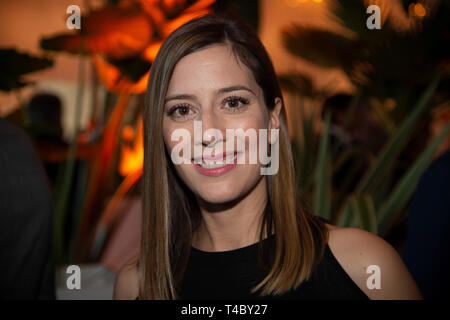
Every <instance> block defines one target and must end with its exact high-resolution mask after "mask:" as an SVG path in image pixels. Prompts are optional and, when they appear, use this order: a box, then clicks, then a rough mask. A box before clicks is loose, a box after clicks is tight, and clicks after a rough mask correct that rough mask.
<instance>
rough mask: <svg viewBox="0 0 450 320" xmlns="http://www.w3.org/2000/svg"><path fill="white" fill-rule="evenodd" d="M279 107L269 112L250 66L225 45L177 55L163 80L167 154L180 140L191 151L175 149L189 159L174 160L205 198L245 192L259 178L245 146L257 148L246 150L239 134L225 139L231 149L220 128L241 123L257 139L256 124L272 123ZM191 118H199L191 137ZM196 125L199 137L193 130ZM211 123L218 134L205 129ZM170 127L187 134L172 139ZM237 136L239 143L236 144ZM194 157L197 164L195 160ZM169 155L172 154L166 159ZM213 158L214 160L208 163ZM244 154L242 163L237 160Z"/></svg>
mask: <svg viewBox="0 0 450 320" xmlns="http://www.w3.org/2000/svg"><path fill="white" fill-rule="evenodd" d="M274 103H275V102H274ZM277 104H280V102H279V101H278V102H277ZM280 107H281V106H279V107H278V108H275V110H277V112H272V113H270V114H269V112H268V110H267V108H266V105H265V103H264V96H263V92H262V90H261V89H260V87H259V86H258V85H257V83H256V81H255V80H254V78H253V75H252V73H251V71H250V70H249V69H248V68H247V67H246V66H245V65H244V64H242V63H241V62H239V61H238V60H237V58H236V57H235V56H234V55H233V53H232V51H231V49H230V48H229V47H228V46H225V45H217V46H211V47H207V48H205V49H202V50H200V51H197V52H194V53H191V54H189V55H187V56H186V57H184V58H182V59H181V60H180V61H179V62H178V64H177V65H176V66H175V69H174V72H173V75H172V78H171V80H170V83H169V88H168V91H167V95H166V103H165V110H164V120H163V132H164V141H165V144H166V147H167V150H168V151H169V155H172V151H173V150H174V148H176V150H179V148H180V146H183V147H185V148H186V149H184V150H190V151H191V152H190V155H189V154H188V153H186V154H184V151H181V153H180V156H183V157H185V158H188V157H189V158H190V160H192V161H190V163H189V164H187V163H181V164H176V165H175V168H176V170H177V173H178V175H179V176H180V178H181V179H182V180H183V181H184V183H185V184H186V185H187V186H188V187H189V188H190V189H191V190H192V191H193V192H194V194H196V195H197V196H198V197H200V198H201V199H202V200H203V201H206V202H208V203H226V202H229V201H233V200H236V199H238V198H240V197H241V196H243V195H245V194H247V193H248V192H250V191H251V190H252V189H253V188H254V187H255V186H256V185H257V184H258V182H260V180H261V179H262V176H261V174H260V168H261V165H260V164H259V160H258V161H257V162H256V163H255V162H254V161H253V162H252V164H250V162H249V152H256V153H258V150H257V149H256V150H251V149H254V148H251V147H250V144H249V139H248V138H244V139H242V136H241V138H239V137H237V138H233V139H230V140H233V142H230V141H228V146H230V143H232V144H231V145H233V146H234V150H231V148H228V146H227V132H226V130H227V129H232V130H236V129H243V131H244V132H245V131H246V130H248V129H252V130H254V132H255V133H256V134H257V139H258V142H259V138H258V132H259V130H258V129H267V128H269V127H272V128H273V127H274V126H276V127H278V114H279V109H280ZM194 121H201V123H200V122H196V125H197V131H196V134H197V139H194V137H195V135H194ZM199 128H201V131H202V135H203V137H201V136H199V135H198V129H199ZM211 128H214V129H217V130H218V131H220V133H221V134H222V137H221V138H220V137H219V136H218V135H215V136H214V135H212V134H211V133H212V132H211V130H209V132H206V131H207V130H208V129H211ZM177 129H185V130H186V131H181V130H177ZM252 130H251V131H252ZM174 131H178V132H188V133H189V135H188V136H186V135H184V137H183V140H178V139H176V140H175V141H172V134H173V133H174ZM233 132H237V131H233ZM217 137H219V138H217ZM238 140H240V141H241V142H243V143H242V144H238V143H237V141H238ZM217 144H222V152H216V150H214V149H215V148H217ZM194 148H196V149H197V150H196V151H197V153H195V151H194ZM199 150H201V153H200V157H199V153H198V151H199ZM213 150H214V151H213ZM232 151H234V152H232ZM244 151H245V152H244ZM177 153H178V152H177ZM211 158H213V159H212V160H211ZM194 159H197V161H199V162H200V161H201V162H202V164H201V165H200V164H195V163H194ZM233 159H234V160H233ZM258 159H259V157H258ZM172 160H173V157H171V159H170V160H169V161H172ZM214 160H216V161H217V162H218V163H216V164H215V165H213V166H211V161H214ZM244 160H245V164H239V163H242V162H243V161H244ZM205 162H207V164H209V165H205ZM236 162H239V163H236Z"/></svg>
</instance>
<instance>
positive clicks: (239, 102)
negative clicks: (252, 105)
mask: <svg viewBox="0 0 450 320" xmlns="http://www.w3.org/2000/svg"><path fill="white" fill-rule="evenodd" d="M246 104H248V100H247V99H244V98H241V97H231V98H228V99H227V100H226V103H225V105H226V106H227V109H230V110H233V111H235V110H237V109H240V108H242V107H243V105H246Z"/></svg>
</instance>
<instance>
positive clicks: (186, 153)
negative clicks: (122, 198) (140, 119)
mask: <svg viewBox="0 0 450 320" xmlns="http://www.w3.org/2000/svg"><path fill="white" fill-rule="evenodd" d="M147 94H148V96H147V105H146V109H145V112H144V122H145V130H144V131H145V138H144V148H145V155H144V189H143V225H142V242H141V252H140V256H139V258H138V259H134V260H133V261H130V262H129V263H128V264H127V265H126V266H125V267H124V268H123V269H122V270H121V272H120V273H119V275H118V278H117V280H116V285H115V293H114V297H115V298H116V299H136V298H137V297H138V298H139V299H180V298H181V299H184V298H187V299H189V298H191V299H192V298H193V299H195V298H234V299H235V298H255V297H265V298H277V297H278V298H309V299H322V298H327V299H333V298H334V299H343V298H344V299H345V298H349V299H360V298H362V299H367V298H371V299H418V298H420V297H421V296H420V293H419V291H418V289H417V287H416V284H415V283H414V280H413V279H412V277H411V276H410V274H409V272H408V270H407V269H406V267H405V266H404V264H403V263H402V261H401V259H400V258H399V256H398V254H397V253H396V251H395V250H394V249H393V248H392V247H390V246H389V245H388V244H387V243H386V242H385V241H383V240H382V239H380V238H379V237H377V236H375V235H372V234H370V233H368V232H365V231H362V230H358V229H343V228H336V227H333V226H331V225H329V224H326V223H324V222H322V221H321V220H319V219H318V218H316V217H314V216H312V215H310V214H307V213H306V212H304V211H303V210H301V208H300V207H299V206H298V205H297V203H296V199H297V196H296V194H295V188H294V172H293V170H294V169H293V161H292V154H291V149H290V148H291V147H290V141H289V137H288V132H287V128H286V120H285V114H284V109H283V106H284V104H283V98H282V94H281V90H280V87H279V85H278V82H277V78H276V75H275V72H274V69H273V66H272V63H271V61H270V59H269V57H268V55H267V53H266V51H265V49H264V47H263V45H262V44H261V42H260V40H259V39H258V37H257V36H256V35H255V34H254V33H253V32H252V31H251V30H250V29H249V28H248V27H247V26H246V25H244V24H242V23H241V22H238V21H236V20H234V19H230V18H224V17H218V16H213V15H207V16H204V17H201V18H198V19H195V20H192V21H190V22H188V23H186V24H185V25H183V26H181V27H180V28H179V29H177V30H176V31H174V32H173V33H172V34H171V35H170V36H169V37H168V38H167V40H166V41H165V42H164V44H163V45H162V47H161V49H160V51H159V53H158V56H157V58H156V60H155V62H154V64H153V66H152V69H151V75H150V79H149V86H148V90H147ZM197 121H201V122H197ZM199 129H201V130H200V131H202V132H203V135H200V138H198V131H199ZM208 129H212V130H208ZM238 129H242V130H245V132H250V133H251V132H260V131H259V130H260V129H262V132H267V137H264V136H261V135H259V136H258V142H259V148H261V147H264V143H266V146H267V147H269V146H270V147H271V148H270V150H271V151H270V152H274V153H276V154H277V155H278V159H279V165H278V166H276V167H275V169H276V170H275V173H273V172H272V173H269V174H261V172H262V170H261V169H262V168H264V167H267V166H270V165H271V164H272V163H269V164H268V163H267V162H264V161H262V160H261V158H259V159H258V161H256V163H255V162H252V161H250V160H251V159H250V158H251V154H252V152H253V154H254V153H255V150H256V149H255V146H254V144H253V145H252V144H251V143H250V140H251V139H250V136H251V135H250V134H249V135H248V136H247V138H248V139H247V138H246V137H245V136H244V139H243V140H242V136H241V137H240V139H241V141H240V142H241V144H240V146H241V147H239V142H238V140H239V137H237V140H236V141H235V140H234V138H233V140H232V139H231V138H230V136H228V135H226V132H227V130H234V131H233V132H237V131H238ZM264 130H267V131H264ZM273 132H274V133H275V134H272V133H273ZM218 133H219V134H218ZM220 133H222V135H220ZM276 133H278V136H277V134H276ZM196 135H197V138H195V136H196ZM174 137H175V139H174ZM180 137H181V138H180ZM230 142H231V143H230ZM235 142H236V144H237V145H238V146H237V147H236V149H234V146H235ZM242 142H244V143H243V144H242ZM261 142H263V143H262V144H261ZM223 144H226V147H224V148H223V149H216V147H217V146H218V145H223ZM230 146H231V147H232V148H233V149H230ZM272 146H277V148H272ZM213 148H214V152H213V151H212V150H213ZM180 150H181V152H180ZM217 150H219V151H217ZM220 150H223V151H224V152H222V151H220ZM230 150H231V151H230ZM234 150H236V151H234ZM273 150H274V151H273ZM196 151H197V153H196ZM199 151H200V152H201V153H200V156H198V155H199V153H198V152H199ZM257 151H259V149H258V150H256V152H257ZM257 154H259V153H257ZM177 155H178V156H179V157H181V158H182V159H183V160H192V161H178V160H179V159H177ZM191 155H194V156H191ZM271 156H272V154H271ZM213 160H215V161H216V162H214V163H212V162H211V161H213ZM272 160H276V159H275V158H272ZM374 265H375V266H376V267H375V269H376V268H378V269H376V270H375V273H376V274H375V273H374V274H373V275H372V274H371V273H372V272H374V271H373V270H374V269H373V268H374V267H373V266H374ZM369 266H372V267H370V268H369V269H368V267H369ZM367 270H369V271H370V272H371V273H367ZM371 276H372V278H369V277H371ZM377 277H378V278H377ZM375 278H376V279H375ZM368 279H369V281H368ZM380 280H381V281H380ZM380 284H381V286H380Z"/></svg>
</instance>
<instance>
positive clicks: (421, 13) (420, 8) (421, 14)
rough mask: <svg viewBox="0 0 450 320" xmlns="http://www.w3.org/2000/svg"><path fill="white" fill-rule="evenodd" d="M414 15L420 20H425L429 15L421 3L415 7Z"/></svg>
mask: <svg viewBox="0 0 450 320" xmlns="http://www.w3.org/2000/svg"><path fill="white" fill-rule="evenodd" d="M414 14H415V15H416V16H418V17H420V18H423V17H425V15H426V14H427V10H426V9H425V7H424V6H423V5H421V4H420V3H416V4H415V5H414Z"/></svg>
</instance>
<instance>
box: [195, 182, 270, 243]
mask: <svg viewBox="0 0 450 320" xmlns="http://www.w3.org/2000/svg"><path fill="white" fill-rule="evenodd" d="M266 183H267V182H266V178H265V177H262V178H261V179H260V181H259V182H258V184H257V185H256V187H255V188H253V189H252V191H250V192H249V193H248V194H247V195H246V196H244V197H243V198H242V199H239V200H237V201H235V202H233V203H230V204H219V205H217V204H210V203H205V202H203V201H202V200H200V199H198V203H199V205H200V210H201V214H202V222H201V224H200V226H199V228H198V229H197V230H196V231H195V232H194V234H193V238H192V245H193V246H194V247H195V248H197V249H200V250H203V251H228V250H233V249H237V248H242V247H245V246H247V245H250V244H253V243H256V242H258V241H259V232H260V228H261V222H262V218H263V213H264V209H265V207H266V204H267V199H268V197H267V188H266ZM264 237H266V234H265V233H264Z"/></svg>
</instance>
